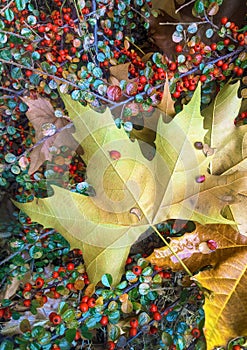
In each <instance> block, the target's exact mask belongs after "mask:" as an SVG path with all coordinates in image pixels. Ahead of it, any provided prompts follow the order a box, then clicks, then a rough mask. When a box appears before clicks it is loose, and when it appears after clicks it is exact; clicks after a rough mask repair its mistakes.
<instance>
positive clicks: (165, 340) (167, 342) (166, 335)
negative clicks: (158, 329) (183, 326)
mask: <svg viewBox="0 0 247 350" xmlns="http://www.w3.org/2000/svg"><path fill="white" fill-rule="evenodd" d="M161 340H162V343H164V344H165V345H166V346H170V345H171V344H172V342H173V341H172V337H171V335H170V334H169V333H167V332H162V335H161Z"/></svg>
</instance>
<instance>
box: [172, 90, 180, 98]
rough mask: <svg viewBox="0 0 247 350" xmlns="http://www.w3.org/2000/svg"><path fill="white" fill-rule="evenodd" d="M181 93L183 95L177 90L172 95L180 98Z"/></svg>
mask: <svg viewBox="0 0 247 350" xmlns="http://www.w3.org/2000/svg"><path fill="white" fill-rule="evenodd" d="M180 95H181V93H180V91H175V92H174V93H173V94H172V96H173V97H174V98H179V97H180Z"/></svg>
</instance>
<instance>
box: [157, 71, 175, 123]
mask: <svg viewBox="0 0 247 350" xmlns="http://www.w3.org/2000/svg"><path fill="white" fill-rule="evenodd" d="M174 104H175V101H173V99H172V96H171V93H170V90H169V82H168V77H167V74H166V82H165V85H164V90H163V95H162V99H161V101H160V104H158V105H157V107H158V108H159V109H160V110H161V111H162V112H163V113H165V115H168V116H170V117H174V115H175V114H176V111H175V108H174Z"/></svg>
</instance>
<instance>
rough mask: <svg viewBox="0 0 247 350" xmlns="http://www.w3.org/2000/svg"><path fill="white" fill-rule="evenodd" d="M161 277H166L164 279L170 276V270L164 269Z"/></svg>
mask: <svg viewBox="0 0 247 350" xmlns="http://www.w3.org/2000/svg"><path fill="white" fill-rule="evenodd" d="M163 278H166V279H169V278H171V273H170V272H167V271H164V272H163Z"/></svg>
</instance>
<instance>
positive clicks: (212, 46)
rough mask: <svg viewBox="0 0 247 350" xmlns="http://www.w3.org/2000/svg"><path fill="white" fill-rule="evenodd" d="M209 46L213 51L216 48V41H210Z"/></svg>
mask: <svg viewBox="0 0 247 350" xmlns="http://www.w3.org/2000/svg"><path fill="white" fill-rule="evenodd" d="M210 47H211V49H212V50H213V51H215V50H216V49H217V44H216V43H212V44H211V45H210Z"/></svg>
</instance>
